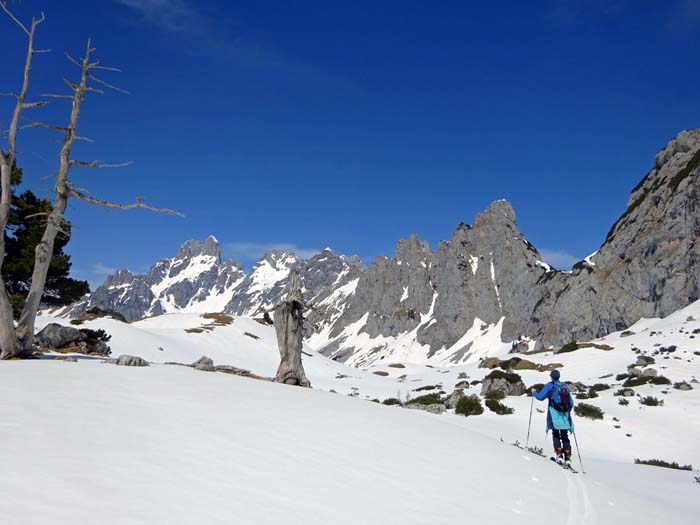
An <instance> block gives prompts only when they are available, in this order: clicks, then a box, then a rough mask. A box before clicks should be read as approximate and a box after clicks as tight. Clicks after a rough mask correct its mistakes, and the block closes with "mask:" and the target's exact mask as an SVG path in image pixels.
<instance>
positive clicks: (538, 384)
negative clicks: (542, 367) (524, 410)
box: [527, 383, 544, 397]
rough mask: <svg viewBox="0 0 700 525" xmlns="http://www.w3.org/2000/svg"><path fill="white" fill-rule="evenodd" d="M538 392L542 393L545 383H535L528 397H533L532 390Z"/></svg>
mask: <svg viewBox="0 0 700 525" xmlns="http://www.w3.org/2000/svg"><path fill="white" fill-rule="evenodd" d="M533 388H534V389H535V390H537V391H538V392H541V391H542V389H543V388H544V383H535V384H534V385H532V386H531V387H530V388H528V389H527V395H528V396H530V397H532V389H533Z"/></svg>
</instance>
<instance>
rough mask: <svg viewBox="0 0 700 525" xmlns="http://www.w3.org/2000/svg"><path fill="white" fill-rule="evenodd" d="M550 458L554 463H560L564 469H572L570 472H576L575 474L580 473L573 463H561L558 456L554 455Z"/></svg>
mask: <svg viewBox="0 0 700 525" xmlns="http://www.w3.org/2000/svg"><path fill="white" fill-rule="evenodd" d="M549 459H550V460H551V461H554V463H556V464H557V465H559V466H560V467H561V468H562V469H564V470H568V471H570V472H572V473H574V474H578V470H576V469H575V468H574V467H573V466H572V465H567V464H566V463H559V462H558V461H557V458H555V457H554V456H551V457H550V458H549Z"/></svg>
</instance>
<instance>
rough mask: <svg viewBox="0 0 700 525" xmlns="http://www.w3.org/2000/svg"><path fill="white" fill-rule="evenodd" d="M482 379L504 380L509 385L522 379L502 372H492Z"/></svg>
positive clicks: (514, 374)
mask: <svg viewBox="0 0 700 525" xmlns="http://www.w3.org/2000/svg"><path fill="white" fill-rule="evenodd" d="M484 379H505V380H506V381H508V382H509V383H517V382H518V381H522V378H521V377H520V376H519V375H518V374H516V373H514V372H504V371H502V370H492V371H491V372H490V373H489V375H487V376H486V377H485V378H484Z"/></svg>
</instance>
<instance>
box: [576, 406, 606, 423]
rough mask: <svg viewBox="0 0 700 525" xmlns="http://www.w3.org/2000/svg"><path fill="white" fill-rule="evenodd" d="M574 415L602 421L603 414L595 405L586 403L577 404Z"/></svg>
mask: <svg viewBox="0 0 700 525" xmlns="http://www.w3.org/2000/svg"><path fill="white" fill-rule="evenodd" d="M574 413H575V414H576V415H577V416H580V417H587V418H589V419H603V416H604V414H605V413H604V412H603V411H602V410H601V409H600V408H599V407H597V406H595V405H589V404H588V403H579V404H578V405H576V406H575V407H574Z"/></svg>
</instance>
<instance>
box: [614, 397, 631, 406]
mask: <svg viewBox="0 0 700 525" xmlns="http://www.w3.org/2000/svg"><path fill="white" fill-rule="evenodd" d="M617 404H618V405H622V406H623V407H626V406H627V405H629V404H630V402H629V399H627V398H626V397H621V398H620V399H618V400H617Z"/></svg>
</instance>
